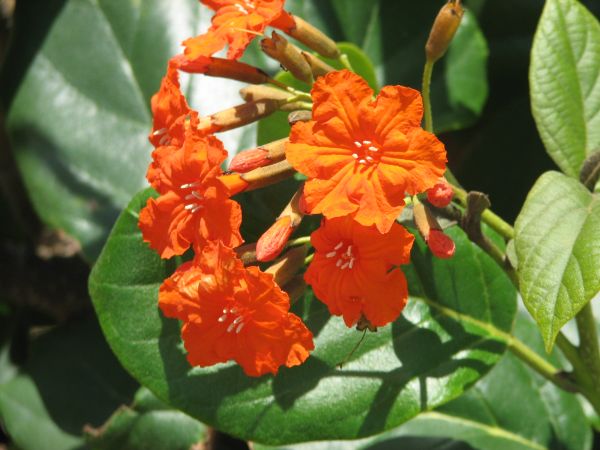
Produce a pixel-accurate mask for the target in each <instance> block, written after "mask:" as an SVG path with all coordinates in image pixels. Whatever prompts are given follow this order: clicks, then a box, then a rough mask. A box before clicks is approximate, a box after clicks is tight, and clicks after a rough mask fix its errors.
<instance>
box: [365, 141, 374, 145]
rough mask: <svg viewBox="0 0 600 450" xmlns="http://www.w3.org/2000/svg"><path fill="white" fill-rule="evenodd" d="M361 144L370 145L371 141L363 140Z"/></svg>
mask: <svg viewBox="0 0 600 450" xmlns="http://www.w3.org/2000/svg"><path fill="white" fill-rule="evenodd" d="M363 144H365V145H371V144H372V142H371V141H363Z"/></svg>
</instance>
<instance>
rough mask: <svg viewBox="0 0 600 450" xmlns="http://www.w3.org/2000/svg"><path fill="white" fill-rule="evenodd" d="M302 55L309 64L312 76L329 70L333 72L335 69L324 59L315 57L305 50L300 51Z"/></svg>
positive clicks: (315, 76) (323, 73)
mask: <svg viewBox="0 0 600 450" xmlns="http://www.w3.org/2000/svg"><path fill="white" fill-rule="evenodd" d="M302 56H303V57H304V59H306V62H307V63H308V65H309V66H310V69H311V70H312V74H313V78H315V79H316V78H317V77H320V76H321V75H325V74H327V73H329V72H333V71H334V70H335V69H334V68H333V67H331V66H330V65H329V64H327V63H326V62H325V61H323V60H321V59H319V58H317V57H316V56H314V55H311V54H310V53H307V52H302Z"/></svg>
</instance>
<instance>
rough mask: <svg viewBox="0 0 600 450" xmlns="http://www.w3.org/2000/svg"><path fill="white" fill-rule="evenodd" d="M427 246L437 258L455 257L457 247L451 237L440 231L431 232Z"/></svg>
mask: <svg viewBox="0 0 600 450" xmlns="http://www.w3.org/2000/svg"><path fill="white" fill-rule="evenodd" d="M427 246H428V247H429V249H430V250H431V253H433V254H434V255H435V256H437V257H438V258H441V259H448V258H452V256H454V251H455V250H456V245H455V244H454V241H453V240H452V238H451V237H450V236H447V235H445V234H444V232H443V231H440V230H433V229H432V230H431V231H430V232H429V238H428V239H427Z"/></svg>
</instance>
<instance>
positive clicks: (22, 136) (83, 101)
mask: <svg viewBox="0 0 600 450" xmlns="http://www.w3.org/2000/svg"><path fill="white" fill-rule="evenodd" d="M51 3H52V4H51V5H49V4H48V2H46V1H43V0H33V1H30V2H23V4H19V5H18V6H17V25H18V27H16V28H19V29H21V30H31V29H36V28H37V27H38V22H39V21H40V20H42V19H40V17H44V20H46V21H48V22H49V23H48V24H46V26H47V28H48V30H47V34H44V35H42V36H39V37H37V33H35V34H34V36H36V37H37V39H38V41H35V40H33V39H31V36H30V34H29V33H27V34H25V33H24V34H23V35H20V34H17V36H16V39H15V42H14V43H13V48H14V52H13V55H12V56H11V58H9V60H8V61H7V64H6V65H5V66H4V69H5V70H4V73H3V83H6V84H7V86H9V88H10V89H11V90H14V92H13V94H14V97H11V98H9V99H6V100H7V104H10V109H9V111H8V117H7V128H8V132H9V136H10V140H11V144H12V147H13V149H14V151H15V156H16V159H17V163H18V165H19V169H20V171H21V173H22V175H23V180H24V182H25V185H26V188H27V190H28V192H29V194H30V197H31V200H32V202H33V205H34V207H35V209H36V211H37V213H38V214H39V215H40V217H41V218H42V220H43V221H44V222H45V223H46V224H48V225H50V226H51V227H53V228H60V229H64V230H65V231H66V232H67V233H68V234H70V235H71V236H73V237H75V238H76V239H78V240H79V241H80V242H81V244H82V246H83V251H84V253H85V255H86V256H87V257H88V259H90V260H94V259H95V258H96V257H97V255H98V254H99V252H100V249H101V248H102V245H103V244H104V241H105V239H106V237H107V236H108V233H109V231H110V228H111V227H112V225H113V223H114V220H115V219H116V218H117V216H118V214H119V212H120V211H121V210H122V208H123V207H124V206H125V205H126V204H127V202H128V201H129V199H130V198H131V196H132V195H134V194H135V193H136V192H137V191H139V190H140V189H141V188H143V187H144V186H146V185H147V182H146V181H145V179H144V175H145V172H146V167H147V165H148V162H149V160H150V153H151V151H152V147H151V145H150V144H149V143H148V140H147V136H148V133H149V131H150V129H151V114H150V96H151V95H152V94H153V93H154V92H155V91H157V90H158V87H159V85H160V80H161V78H162V76H163V75H164V72H165V69H166V62H167V60H168V58H170V57H171V56H173V55H175V54H177V53H178V52H179V51H180V48H181V47H180V43H181V41H182V40H183V39H185V38H186V37H189V36H193V35H195V34H196V31H197V27H198V23H199V22H201V26H203V27H206V26H207V25H208V23H209V20H210V16H211V15H212V14H211V13H209V12H208V10H207V9H206V8H204V7H201V6H200V4H199V3H198V1H197V0H175V1H170V2H166V3H165V2H163V1H161V0H121V1H117V2H115V1H112V0H66V1H64V2H60V3H64V6H63V7H62V8H57V7H56V3H57V2H51ZM201 9H202V10H203V13H202V16H201V14H200V11H201ZM46 15H47V16H48V19H46ZM200 19H202V21H201V20H200ZM28 39H29V40H28ZM33 44H35V45H38V46H39V49H36V52H35V53H34V54H33V55H31V56H30V57H31V58H32V60H31V61H27V62H26V63H22V64H21V60H22V59H23V56H22V55H21V52H23V51H24V50H26V49H27V47H31V46H32V45H33ZM22 67H24V68H22ZM21 69H22V70H23V71H24V72H21V71H20V70H21ZM184 78H185V80H188V79H190V77H184ZM185 80H184V83H183V84H182V88H183V90H184V91H185V92H186V93H187V94H188V100H189V101H190V104H191V105H192V106H193V107H200V109H201V111H200V112H201V113H202V114H207V113H212V112H214V111H216V110H219V109H223V108H225V107H228V106H233V105H235V104H236V103H240V102H241V100H240V99H239V96H238V93H237V89H239V86H241V83H235V82H231V81H229V80H222V79H209V78H208V77H201V76H197V77H195V78H194V80H195V81H194V83H191V82H185ZM195 84H200V85H201V86H202V89H197V88H195V87H194V85H195ZM3 86H4V84H3ZM236 86H237V87H236ZM214 92H219V95H211V94H214ZM207 96H208V98H207ZM243 132H249V133H250V134H249V135H248V136H247V137H250V138H251V140H252V143H253V141H254V134H253V133H252V128H247V129H246V128H245V129H244V130H235V131H233V132H230V133H227V134H224V135H222V136H221V137H223V139H224V141H225V144H226V146H228V147H229V148H230V149H231V150H232V151H235V150H237V145H238V141H240V140H241V141H243V140H244V139H243V138H244V136H243ZM247 142H248V139H246V140H245V142H241V144H240V145H244V144H245V145H247Z"/></svg>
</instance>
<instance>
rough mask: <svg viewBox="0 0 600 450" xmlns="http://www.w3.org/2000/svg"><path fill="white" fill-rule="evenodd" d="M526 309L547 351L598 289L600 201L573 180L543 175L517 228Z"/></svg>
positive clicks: (519, 272) (520, 273)
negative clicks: (563, 328)
mask: <svg viewBox="0 0 600 450" xmlns="http://www.w3.org/2000/svg"><path fill="white" fill-rule="evenodd" d="M515 234H516V236H515V250H516V254H517V273H518V276H519V284H520V288H521V294H522V295H523V301H524V302H525V306H526V307H527V309H528V310H529V312H530V313H531V315H532V316H533V318H534V319H535V320H536V322H537V323H538V326H539V327H540V330H541V333H542V337H543V338H544V342H545V343H546V349H547V350H548V351H549V350H550V349H551V348H552V345H553V344H554V340H555V338H556V335H557V334H558V332H559V331H560V329H561V328H562V327H563V325H564V324H566V323H567V322H568V321H569V320H571V319H572V318H573V317H575V315H576V314H577V313H578V312H579V311H580V310H581V308H583V307H584V306H585V305H586V303H587V302H588V301H590V300H591V299H592V298H593V297H594V296H595V295H596V294H597V293H598V291H599V290H600V197H599V194H592V193H591V192H589V191H588V190H587V189H586V188H585V187H583V186H582V185H581V184H580V183H579V182H578V181H577V180H574V179H572V178H569V177H567V176H566V175H563V174H561V173H558V172H546V173H545V174H544V175H542V176H541V177H540V178H539V179H538V180H537V182H536V183H535V185H534V186H533V188H532V189H531V191H530V193H529V195H528V196H527V200H526V201H525V204H524V205H523V209H522V210H521V213H520V214H519V217H518V218H517V221H516V223H515Z"/></svg>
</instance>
